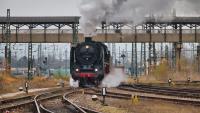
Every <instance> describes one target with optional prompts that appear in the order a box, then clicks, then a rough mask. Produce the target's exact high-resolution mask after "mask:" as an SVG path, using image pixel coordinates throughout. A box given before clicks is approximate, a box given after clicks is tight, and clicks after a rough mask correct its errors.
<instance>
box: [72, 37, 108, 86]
mask: <svg viewBox="0 0 200 113" xmlns="http://www.w3.org/2000/svg"><path fill="white" fill-rule="evenodd" d="M70 58H71V59H70V73H71V76H72V78H73V79H74V80H75V81H76V80H78V81H79V86H85V85H99V84H100V82H101V81H102V80H103V78H104V76H105V75H106V74H108V73H109V72H110V51H108V48H107V46H106V45H105V44H103V43H101V42H95V41H92V38H91V37H86V38H85V42H83V43H79V44H77V45H76V46H75V47H71V52H70Z"/></svg>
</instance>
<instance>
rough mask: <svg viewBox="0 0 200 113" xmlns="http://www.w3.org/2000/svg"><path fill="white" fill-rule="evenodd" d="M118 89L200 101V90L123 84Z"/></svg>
mask: <svg viewBox="0 0 200 113" xmlns="http://www.w3.org/2000/svg"><path fill="white" fill-rule="evenodd" d="M118 89H120V90H126V91H132V92H141V93H151V94H159V95H167V96H176V97H183V98H195V99H200V90H197V89H179V88H169V87H159V86H149V85H141V84H139V85H129V84H122V85H120V86H119V87H118Z"/></svg>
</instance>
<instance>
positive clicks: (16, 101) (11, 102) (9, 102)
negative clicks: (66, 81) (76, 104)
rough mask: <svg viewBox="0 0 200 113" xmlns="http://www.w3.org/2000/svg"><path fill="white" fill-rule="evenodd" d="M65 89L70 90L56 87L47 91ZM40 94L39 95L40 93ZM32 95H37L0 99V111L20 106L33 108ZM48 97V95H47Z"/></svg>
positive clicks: (1, 112)
mask: <svg viewBox="0 0 200 113" xmlns="http://www.w3.org/2000/svg"><path fill="white" fill-rule="evenodd" d="M65 90H70V89H69V88H64V89H56V90H52V91H48V93H52V94H57V93H61V92H63V91H65ZM42 94H46V93H42ZM42 94H40V95H42ZM34 97H38V96H36V95H29V96H23V97H19V98H13V99H6V100H1V101H0V104H1V106H0V113H3V112H5V111H9V110H11V109H17V108H20V107H23V108H25V107H28V108H29V109H32V108H34V107H33V106H34V99H36V98H34ZM49 98H50V97H49ZM45 99H48V98H47V97H43V98H41V99H40V100H45Z"/></svg>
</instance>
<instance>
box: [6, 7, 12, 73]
mask: <svg viewBox="0 0 200 113" xmlns="http://www.w3.org/2000/svg"><path fill="white" fill-rule="evenodd" d="M10 37H11V31H10V9H7V23H6V36H5V42H6V46H5V59H6V66H5V70H6V74H7V75H11V43H10Z"/></svg>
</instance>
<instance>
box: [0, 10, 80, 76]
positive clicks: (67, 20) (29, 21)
mask: <svg viewBox="0 0 200 113" xmlns="http://www.w3.org/2000/svg"><path fill="white" fill-rule="evenodd" d="M79 19H80V17H10V9H8V11H7V17H0V27H1V37H0V40H1V42H2V43H6V46H5V59H6V66H5V67H6V71H7V72H10V71H9V70H10V69H11V49H10V44H11V43H21V40H25V43H28V79H31V77H32V74H33V70H32V68H33V55H32V52H33V51H32V48H33V45H32V43H33V42H34V40H35V35H34V32H33V31H34V28H36V27H38V26H39V27H42V28H43V31H44V32H43V37H44V41H45V42H47V40H48V39H47V32H46V31H47V29H48V28H49V27H52V26H53V27H57V28H58V29H57V35H56V37H55V39H57V42H61V40H60V39H61V28H63V27H65V26H67V27H68V29H70V28H71V30H72V34H71V37H72V38H71V39H69V40H71V42H72V45H73V44H76V43H78V26H79ZM23 27H28V30H29V31H28V35H26V37H25V36H24V35H23V33H21V34H20V33H19V31H20V28H23ZM11 28H12V30H13V28H15V34H14V35H15V36H14V37H15V39H14V38H13V33H11ZM24 37H25V38H24ZM64 38H68V37H64ZM20 39H21V40H20ZM53 39H54V38H53ZM13 40H14V41H13ZM39 42H40V41H39ZM52 42H54V41H52ZM22 43H23V42H22Z"/></svg>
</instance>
